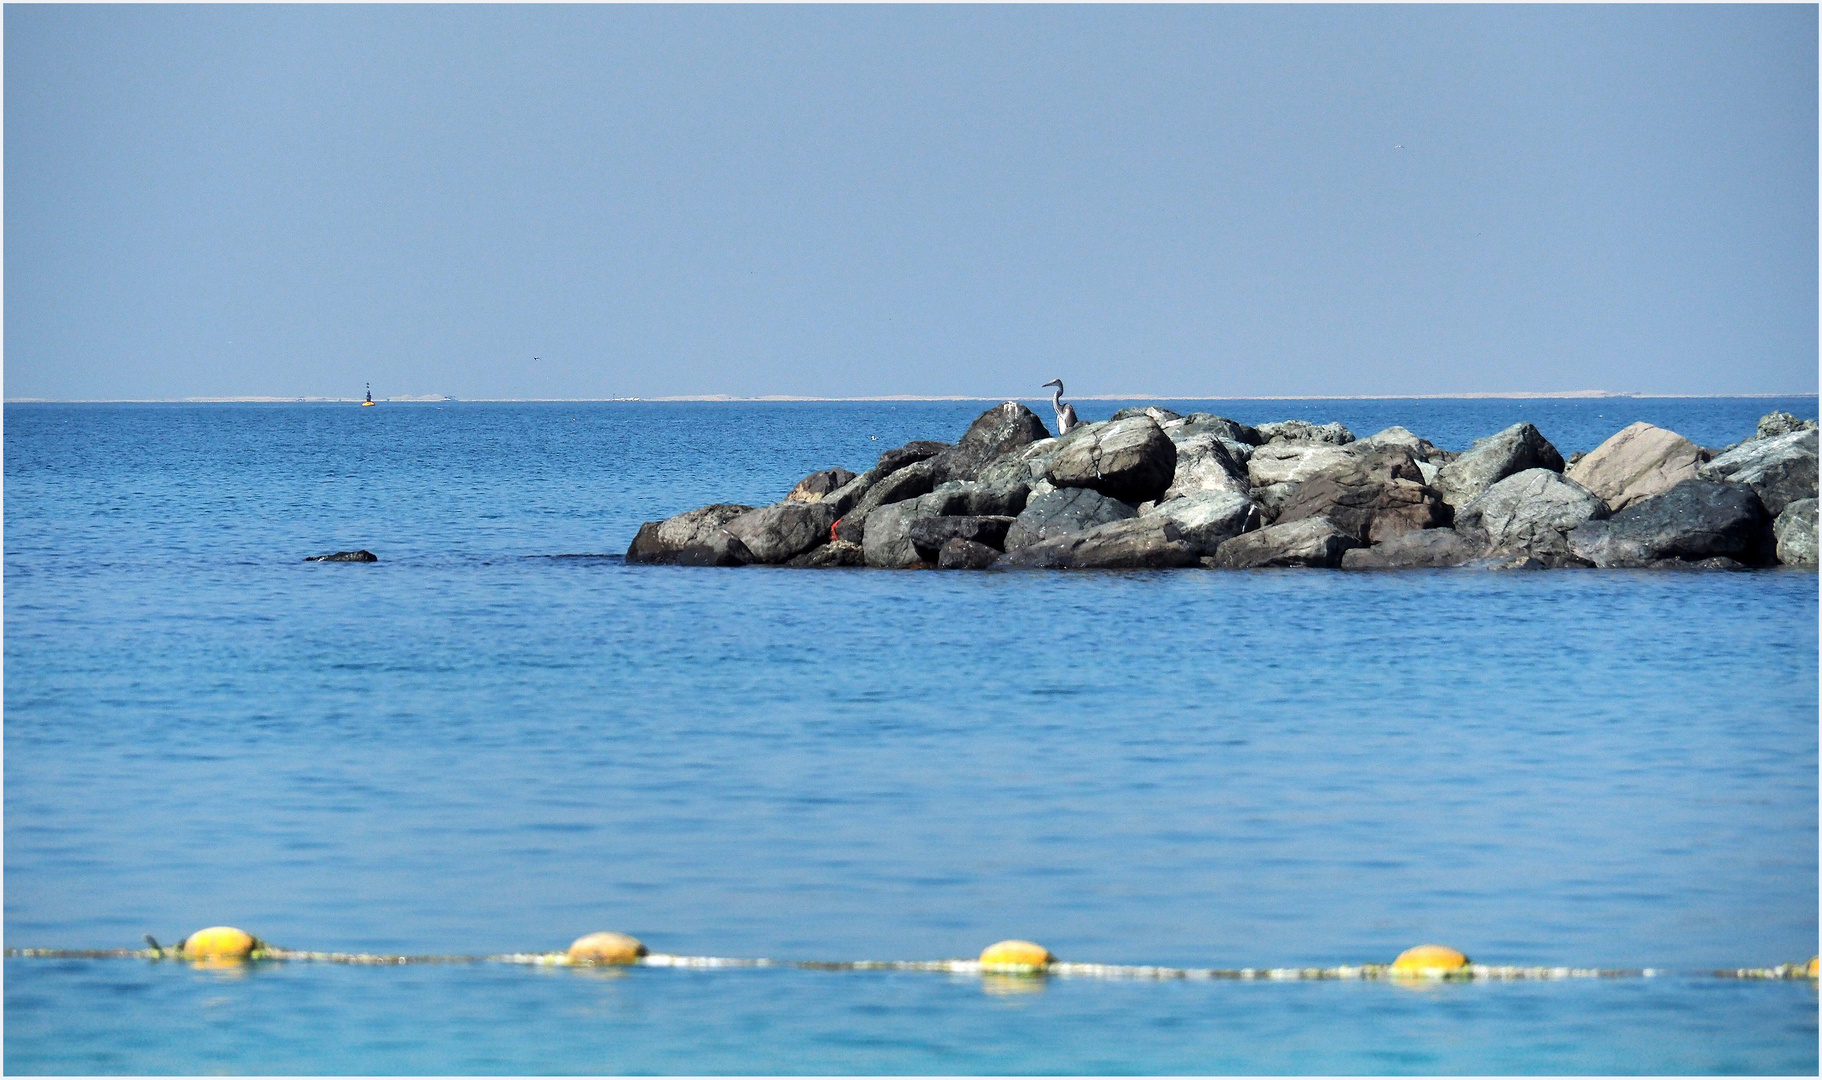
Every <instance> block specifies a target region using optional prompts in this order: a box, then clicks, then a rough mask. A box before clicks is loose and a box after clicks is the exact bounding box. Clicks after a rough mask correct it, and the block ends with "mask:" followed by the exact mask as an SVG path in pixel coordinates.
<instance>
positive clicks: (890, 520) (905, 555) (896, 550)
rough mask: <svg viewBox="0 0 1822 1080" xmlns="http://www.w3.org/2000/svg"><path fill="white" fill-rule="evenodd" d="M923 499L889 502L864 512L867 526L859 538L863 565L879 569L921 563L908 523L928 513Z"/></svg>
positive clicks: (901, 567) (900, 568) (904, 566)
mask: <svg viewBox="0 0 1822 1080" xmlns="http://www.w3.org/2000/svg"><path fill="white" fill-rule="evenodd" d="M922 501H923V500H922V499H921V498H920V499H911V500H908V501H906V502H895V503H890V504H888V505H886V506H882V507H880V508H879V509H877V510H875V511H873V512H872V513H871V514H869V515H868V516H867V529H866V534H865V536H864V537H863V538H862V539H861V543H860V547H861V554H862V555H863V556H864V557H865V559H866V561H867V565H868V566H871V567H874V568H876V569H880V570H902V569H906V568H908V567H913V566H921V565H924V564H925V563H926V562H927V561H928V560H926V559H925V558H924V556H923V554H922V553H921V552H919V551H918V550H917V545H916V544H914V543H912V541H911V526H912V525H913V524H914V523H915V522H917V521H919V520H921V519H923V518H927V517H930V516H931V514H930V513H929V511H928V509H927V508H925V507H924V506H921V505H920V503H921V502H922Z"/></svg>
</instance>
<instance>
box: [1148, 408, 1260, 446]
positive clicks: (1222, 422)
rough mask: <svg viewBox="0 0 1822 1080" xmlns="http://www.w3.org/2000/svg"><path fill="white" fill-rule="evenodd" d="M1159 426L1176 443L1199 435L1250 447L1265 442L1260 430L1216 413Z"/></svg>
mask: <svg viewBox="0 0 1822 1080" xmlns="http://www.w3.org/2000/svg"><path fill="white" fill-rule="evenodd" d="M1159 426H1160V427H1162V428H1163V429H1164V434H1166V435H1168V436H1170V440H1171V441H1172V442H1174V443H1181V442H1182V441H1183V440H1185V439H1193V438H1195V437H1196V436H1197V435H1215V436H1219V437H1220V438H1221V439H1223V440H1225V441H1227V442H1236V443H1240V444H1242V445H1244V446H1248V447H1252V446H1258V445H1259V444H1260V443H1262V442H1264V441H1265V439H1264V438H1263V437H1261V436H1260V434H1259V429H1258V428H1255V427H1249V426H1248V425H1246V424H1242V423H1240V422H1239V421H1237V420H1229V419H1228V418H1227V417H1225V416H1216V415H1215V414H1214V413H1205V412H1197V413H1190V414H1189V415H1188V416H1185V417H1184V418H1183V419H1181V420H1167V421H1165V422H1164V423H1162V424H1160V425H1159Z"/></svg>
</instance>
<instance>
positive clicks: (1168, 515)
mask: <svg viewBox="0 0 1822 1080" xmlns="http://www.w3.org/2000/svg"><path fill="white" fill-rule="evenodd" d="M1178 475H1182V474H1181V473H1179V474H1178ZM1139 516H1140V517H1144V518H1158V519H1161V520H1164V521H1168V522H1170V523H1171V524H1172V525H1174V526H1176V528H1177V535H1178V537H1179V538H1180V539H1182V541H1183V542H1184V543H1186V544H1188V545H1189V546H1190V548H1191V549H1192V550H1193V551H1194V552H1195V553H1196V554H1197V555H1199V556H1200V555H1213V554H1214V553H1215V549H1216V548H1218V547H1220V546H1221V544H1222V542H1223V541H1225V540H1229V539H1231V538H1233V537H1236V536H1239V535H1240V534H1241V533H1243V532H1246V531H1247V530H1249V529H1256V528H1258V527H1259V526H1260V525H1261V524H1262V522H1261V520H1260V516H1259V507H1258V506H1257V505H1255V504H1254V503H1253V501H1252V499H1250V498H1248V497H1247V496H1245V495H1242V494H1240V493H1239V492H1236V491H1198V492H1196V493H1195V494H1193V495H1185V496H1183V497H1182V498H1179V499H1170V500H1167V501H1165V502H1161V503H1158V504H1157V505H1156V506H1153V507H1151V508H1150V509H1148V510H1146V511H1144V512H1143V513H1141V514H1140V515H1139Z"/></svg>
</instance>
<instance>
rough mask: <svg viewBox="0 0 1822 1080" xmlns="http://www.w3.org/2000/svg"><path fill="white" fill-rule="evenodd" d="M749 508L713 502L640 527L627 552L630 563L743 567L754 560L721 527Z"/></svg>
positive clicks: (627, 559) (736, 539)
mask: <svg viewBox="0 0 1822 1080" xmlns="http://www.w3.org/2000/svg"><path fill="white" fill-rule="evenodd" d="M752 509H753V508H752V507H750V506H739V505H735V504H733V503H716V504H714V505H713V506H704V507H702V508H701V509H699V510H691V511H689V512H688V513H685V514H678V515H677V516H676V517H671V518H666V519H664V520H663V521H648V522H646V523H645V524H643V525H641V526H639V533H638V535H637V536H634V537H633V542H632V544H631V546H629V547H628V548H627V549H626V561H627V562H629V563H672V564H675V565H678V566H745V565H746V564H747V563H750V562H752V561H753V556H752V554H751V553H750V552H748V551H747V549H746V545H745V544H743V543H741V541H740V540H739V539H738V538H736V537H735V536H734V535H733V534H732V533H729V532H728V531H727V529H726V528H725V527H724V526H726V525H727V523H728V522H730V521H732V520H734V519H735V518H737V517H739V516H740V515H742V514H745V513H749V512H751V511H752Z"/></svg>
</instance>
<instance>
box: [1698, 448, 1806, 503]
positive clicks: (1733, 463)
mask: <svg viewBox="0 0 1822 1080" xmlns="http://www.w3.org/2000/svg"><path fill="white" fill-rule="evenodd" d="M1698 472H1699V474H1700V475H1701V477H1702V479H1704V480H1730V481H1732V482H1734V483H1736V484H1745V485H1747V486H1748V487H1750V488H1752V490H1753V491H1755V492H1757V493H1758V496H1759V499H1760V501H1762V502H1763V503H1764V504H1765V509H1766V510H1767V511H1769V512H1770V513H1771V515H1772V516H1773V517H1776V516H1777V515H1779V514H1781V513H1783V512H1784V508H1785V507H1786V506H1789V505H1790V504H1791V503H1793V502H1796V501H1797V500H1798V499H1813V498H1815V497H1816V431H1815V429H1814V428H1805V429H1803V430H1800V431H1792V432H1788V433H1786V434H1783V435H1774V436H1772V437H1771V438H1768V439H1748V440H1747V441H1745V442H1743V443H1741V444H1740V445H1738V446H1736V447H1734V448H1733V449H1731V450H1729V451H1727V452H1726V453H1724V454H1722V455H1720V456H1719V457H1717V458H1715V459H1714V460H1713V461H1710V462H1709V463H1708V464H1706V465H1703V466H1702V467H1701V468H1700V469H1699V470H1698Z"/></svg>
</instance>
